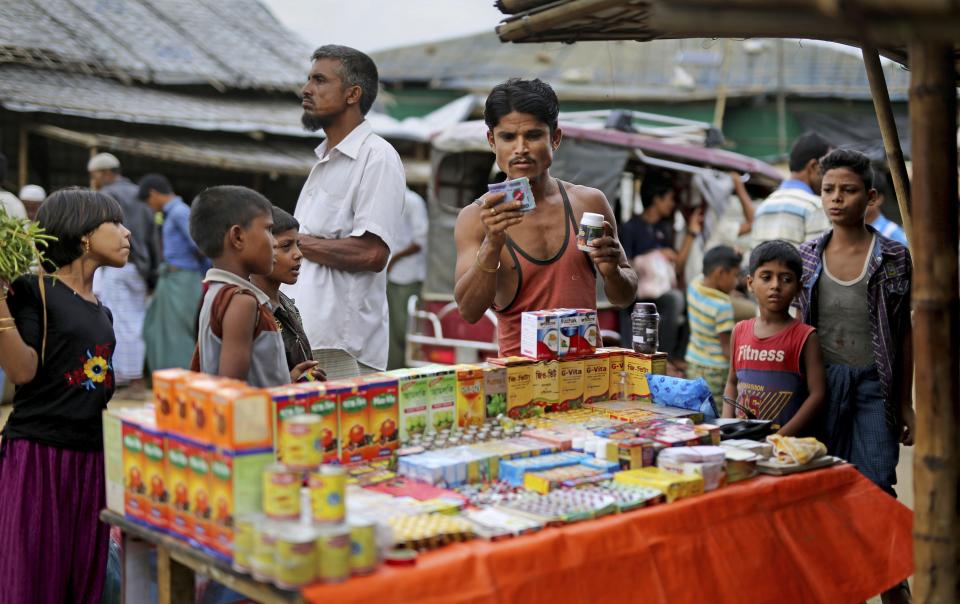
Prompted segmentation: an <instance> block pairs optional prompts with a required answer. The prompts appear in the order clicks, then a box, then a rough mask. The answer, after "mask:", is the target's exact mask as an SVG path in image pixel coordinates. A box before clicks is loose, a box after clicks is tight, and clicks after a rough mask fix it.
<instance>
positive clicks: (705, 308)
mask: <svg viewBox="0 0 960 604" xmlns="http://www.w3.org/2000/svg"><path fill="white" fill-rule="evenodd" d="M742 260H743V257H742V256H741V255H740V254H739V253H737V251H736V250H734V249H733V248H731V247H729V246H726V245H718V246H716V247H714V248H711V249H709V250H707V253H706V254H704V255H703V275H700V276H698V277H697V278H696V279H694V280H693V281H691V282H690V284H689V285H688V286H687V323H688V325H689V326H690V342H689V343H688V344H687V352H686V356H685V357H684V360H686V362H687V377H688V378H691V379H696V378H698V377H702V378H703V379H704V380H705V381H706V382H707V386H709V387H710V392H712V393H713V402H714V407H715V408H716V409H717V413H720V411H721V408H722V407H721V405H722V403H723V390H724V388H725V387H726V385H727V377H728V376H729V374H730V332H732V331H733V325H734V321H733V304H732V303H731V301H730V292H731V291H733V289H734V288H735V287H736V286H737V277H738V275H739V274H740V263H741V262H742Z"/></svg>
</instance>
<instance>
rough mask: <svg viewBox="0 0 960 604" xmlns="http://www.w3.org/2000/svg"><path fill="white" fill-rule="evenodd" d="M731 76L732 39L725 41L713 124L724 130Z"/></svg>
mask: <svg viewBox="0 0 960 604" xmlns="http://www.w3.org/2000/svg"><path fill="white" fill-rule="evenodd" d="M729 78H730V40H724V41H723V60H722V61H721V63H720V82H719V84H718V85H717V101H716V103H715V104H714V106H713V126H714V128H716V129H717V130H719V131H721V132H723V117H724V114H725V113H726V111H727V80H728V79H729Z"/></svg>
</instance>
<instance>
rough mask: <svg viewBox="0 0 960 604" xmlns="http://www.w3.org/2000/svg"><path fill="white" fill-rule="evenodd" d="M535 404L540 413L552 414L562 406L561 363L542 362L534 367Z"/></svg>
mask: <svg viewBox="0 0 960 604" xmlns="http://www.w3.org/2000/svg"><path fill="white" fill-rule="evenodd" d="M533 403H534V405H536V406H537V407H539V413H540V414H542V413H544V412H546V413H552V412H554V411H556V410H557V408H558V407H559V406H560V361H556V360H554V361H541V362H539V363H537V364H536V365H534V366H533Z"/></svg>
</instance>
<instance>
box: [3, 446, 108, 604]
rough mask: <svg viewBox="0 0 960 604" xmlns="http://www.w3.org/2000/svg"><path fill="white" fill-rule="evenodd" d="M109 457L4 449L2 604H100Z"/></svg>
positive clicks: (26, 448)
mask: <svg viewBox="0 0 960 604" xmlns="http://www.w3.org/2000/svg"><path fill="white" fill-rule="evenodd" d="M104 507H105V490H104V475H103V452H101V451H97V452H86V451H73V450H70V449H60V448H57V447H48V446H46V445H41V444H37V443H34V442H31V441H27V440H10V441H7V440H6V439H5V440H4V442H3V443H2V444H0V604H21V603H23V602H30V603H37V604H61V603H65V602H82V603H88V602H89V603H92V604H98V603H99V602H100V596H101V593H102V592H103V583H104V577H105V572H106V564H107V545H108V542H109V539H110V529H109V527H108V526H107V525H105V524H103V523H102V522H100V520H99V519H98V514H99V513H100V510H102V509H103V508H104Z"/></svg>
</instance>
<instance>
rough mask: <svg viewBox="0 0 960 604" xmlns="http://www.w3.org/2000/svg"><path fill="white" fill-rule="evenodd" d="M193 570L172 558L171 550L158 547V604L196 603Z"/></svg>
mask: <svg viewBox="0 0 960 604" xmlns="http://www.w3.org/2000/svg"><path fill="white" fill-rule="evenodd" d="M194 579H195V577H194V574H193V570H191V569H190V568H188V567H186V566H184V565H183V564H180V563H179V562H177V561H176V560H174V559H172V558H171V557H170V550H168V549H167V548H166V547H164V546H162V545H158V546H157V602H158V604H181V603H182V602H193V601H194Z"/></svg>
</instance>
